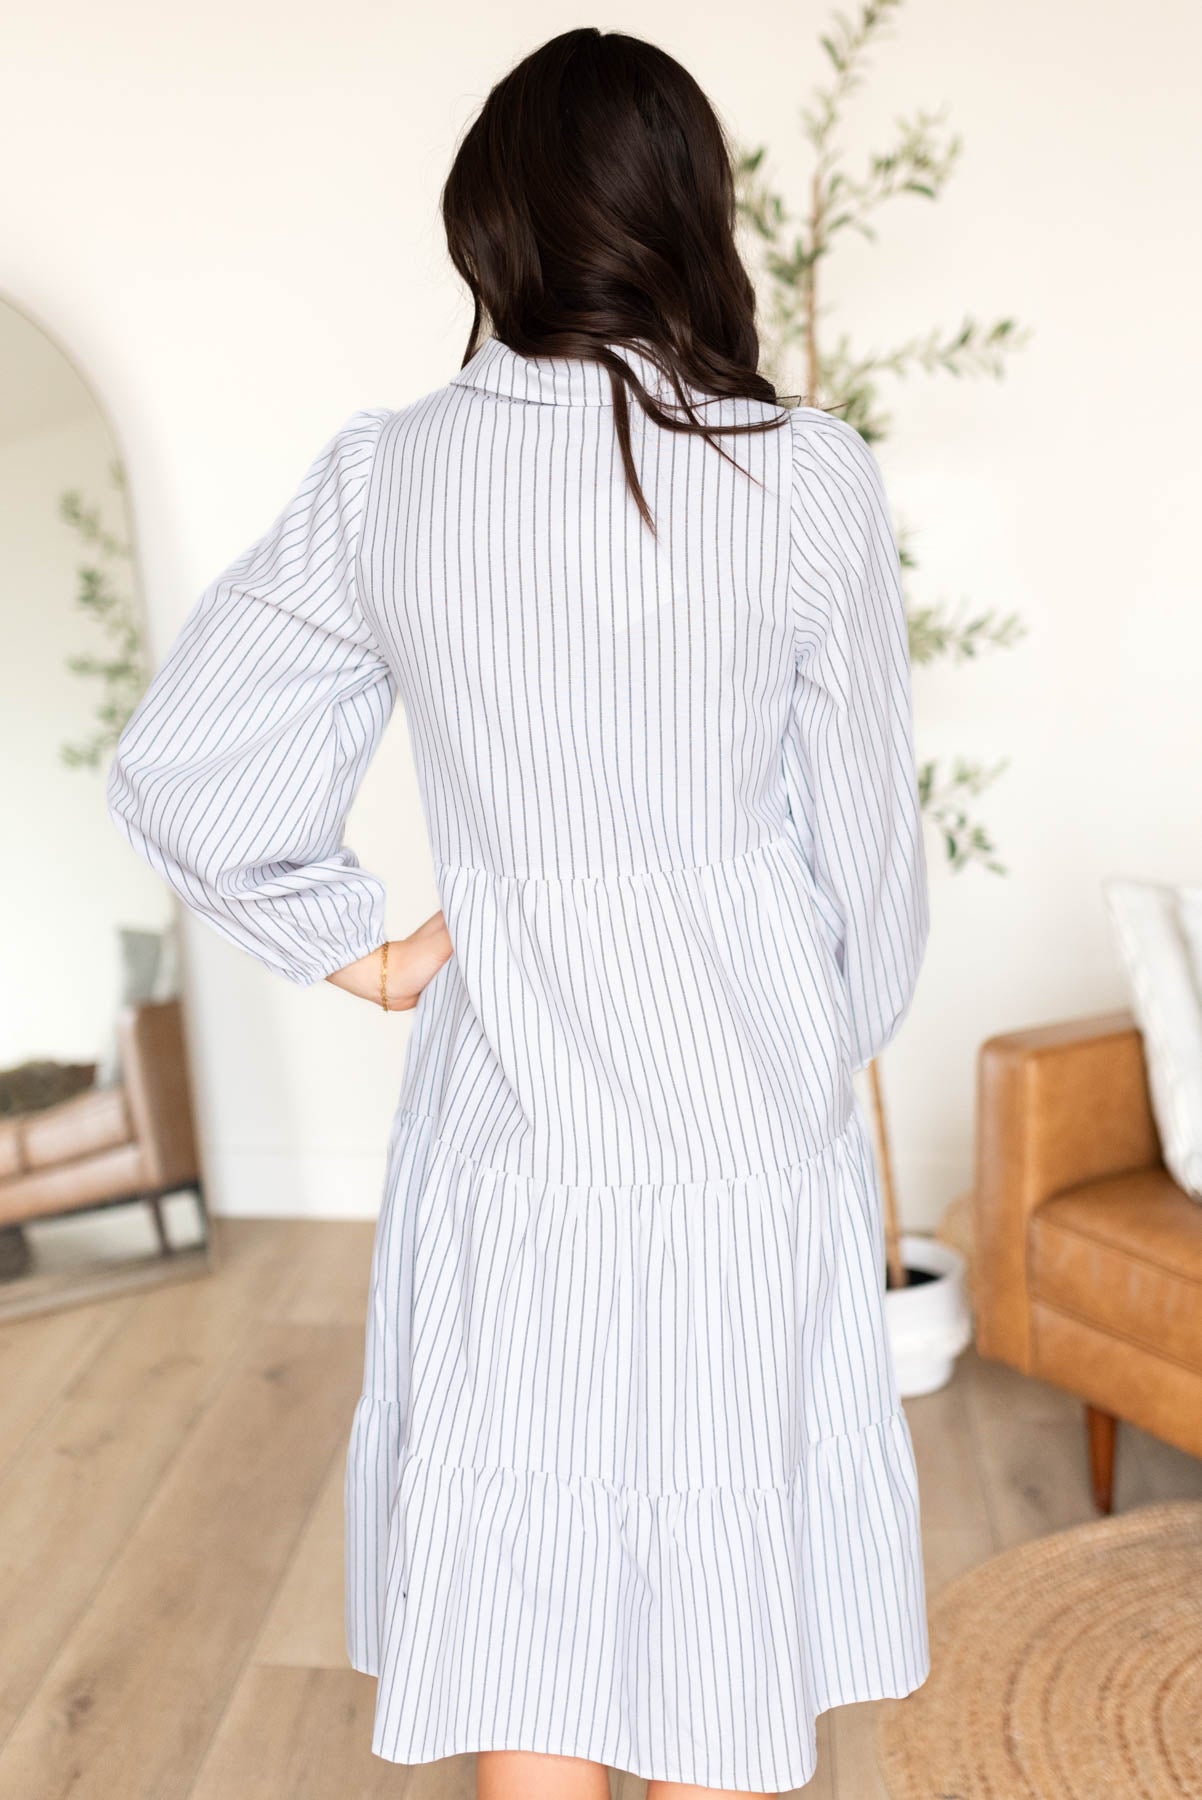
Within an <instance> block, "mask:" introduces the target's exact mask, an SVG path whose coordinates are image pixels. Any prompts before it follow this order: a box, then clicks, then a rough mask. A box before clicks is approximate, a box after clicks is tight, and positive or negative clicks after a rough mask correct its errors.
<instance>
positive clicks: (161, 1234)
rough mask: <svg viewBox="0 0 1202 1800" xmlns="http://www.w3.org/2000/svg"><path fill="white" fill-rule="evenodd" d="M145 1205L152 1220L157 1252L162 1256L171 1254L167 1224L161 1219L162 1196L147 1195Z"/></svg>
mask: <svg viewBox="0 0 1202 1800" xmlns="http://www.w3.org/2000/svg"><path fill="white" fill-rule="evenodd" d="M146 1203H147V1205H148V1206H149V1207H150V1216H151V1218H152V1219H153V1220H154V1229H155V1235H156V1236H157V1238H158V1240H159V1250H160V1253H161V1254H162V1255H163V1256H170V1255H171V1253H172V1246H171V1239H170V1238H169V1237H168V1236H167V1222H166V1220H165V1219H164V1218H163V1196H162V1195H161V1194H148V1195H147V1196H146Z"/></svg>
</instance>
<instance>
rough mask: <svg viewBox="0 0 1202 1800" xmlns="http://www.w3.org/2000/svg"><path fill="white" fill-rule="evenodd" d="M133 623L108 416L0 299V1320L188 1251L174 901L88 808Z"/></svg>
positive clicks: (96, 797)
mask: <svg viewBox="0 0 1202 1800" xmlns="http://www.w3.org/2000/svg"><path fill="white" fill-rule="evenodd" d="M143 624H144V622H143V614H142V605H141V595H140V592H139V586H138V562H137V554H136V546H135V545H134V542H133V533H132V521H131V518H130V512H129V507H128V504H127V500H126V494H125V488H124V482H123V476H122V470H121V465H120V459H119V457H118V454H117V448H116V445H115V444H114V441H113V436H112V432H111V430H110V428H109V425H108V421H107V420H106V418H105V416H104V414H103V412H102V411H101V409H100V407H99V406H98V405H97V403H96V400H95V397H94V396H93V394H92V393H91V391H90V390H89V388H88V386H87V384H86V383H85V382H84V381H83V380H82V379H81V377H80V375H79V373H78V371H77V370H76V369H75V368H74V367H73V366H72V364H71V362H70V359H69V358H68V357H67V356H65V355H64V354H63V352H62V350H60V348H59V347H58V345H57V344H55V343H54V342H53V341H52V340H51V339H50V338H48V337H47V336H46V334H45V333H44V332H43V331H42V330H41V329H40V328H39V327H38V326H37V325H36V324H34V323H33V321H32V320H30V319H29V318H27V317H26V316H25V315H24V314H23V313H21V312H20V311H19V310H18V309H17V308H15V307H13V306H11V305H8V304H6V303H5V302H3V301H2V300H0V641H2V642H3V645H4V653H3V655H2V656H0V743H2V746H3V759H2V760H3V769H4V784H5V789H6V799H7V805H6V807H5V815H6V818H7V820H8V824H7V825H6V828H5V831H4V833H3V837H2V841H0V1318H4V1317H11V1316H13V1315H14V1314H18V1313H23V1312H32V1311H40V1310H43V1309H45V1308H47V1307H50V1306H55V1305H64V1304H67V1303H69V1302H72V1301H78V1300H83V1299H93V1298H95V1297H96V1296H98V1295H100V1294H105V1293H110V1292H116V1291H119V1290H121V1289H126V1288H129V1287H132V1286H140V1285H143V1284H145V1283H148V1282H154V1281H159V1280H166V1279H175V1278H178V1277H180V1276H184V1275H192V1274H197V1273H200V1272H202V1271H203V1270H204V1269H205V1267H206V1266H207V1259H208V1230H207V1222H206V1217H205V1210H204V1201H203V1189H202V1184H201V1173H200V1166H199V1162H198V1157H197V1145H196V1129H195V1123H194V1117H193V1108H192V1096H191V1086H190V1082H189V1076H188V1066H187V1055H186V1049H185V1035H184V1029H183V1018H182V1009H181V1001H180V994H179V983H178V967H177V958H176V952H175V922H174V918H173V904H172V901H171V899H170V896H169V895H168V893H167V891H166V890H165V889H164V887H163V886H162V884H161V883H160V882H158V881H156V880H155V878H154V876H153V875H152V874H151V872H150V870H149V869H147V868H146V866H145V865H144V864H143V863H141V862H140V861H139V859H138V858H137V857H136V856H135V855H134V854H133V852H132V851H131V850H130V849H129V847H128V846H127V845H126V844H125V842H124V841H123V840H122V839H121V837H120V836H119V835H118V833H117V831H116V830H115V829H114V827H113V826H112V824H111V822H110V820H109V817H108V813H107V809H106V806H105V792H104V790H105V775H106V772H107V768H108V763H109V759H110V757H111V755H112V750H113V746H114V744H115V742H116V738H117V735H118V733H119V732H120V729H121V726H122V725H123V723H124V721H125V719H126V718H128V716H129V713H130V711H131V710H132V708H133V706H134V704H135V703H136V701H137V699H138V696H139V694H140V693H141V691H142V688H143V686H144V684H145V681H146V678H147V673H148V670H147V654H146V641H145V632H144V628H143Z"/></svg>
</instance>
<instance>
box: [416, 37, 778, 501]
mask: <svg viewBox="0 0 1202 1800" xmlns="http://www.w3.org/2000/svg"><path fill="white" fill-rule="evenodd" d="M442 216H443V223H444V224H445V226H446V234H447V245H448V248H449V250H450V253H451V260H452V262H453V263H454V265H455V267H456V268H457V269H458V271H459V273H460V275H462V277H463V279H464V281H465V282H466V283H467V285H468V288H469V289H470V291H471V296H472V302H473V315H472V330H471V335H470V337H469V339H468V345H467V351H466V353H465V355H464V359H463V360H464V362H465V363H466V362H468V361H470V359H471V357H472V356H473V355H474V354H475V352H476V350H477V349H478V348H479V346H480V343H481V341H482V337H483V335H484V334H485V327H486V325H487V326H488V327H490V328H491V331H492V334H493V335H494V336H496V337H498V338H499V339H500V340H501V342H502V343H503V344H507V345H508V346H509V348H510V349H511V350H516V351H518V352H519V353H520V354H521V355H524V356H568V357H583V358H585V359H586V360H588V361H592V362H596V363H600V364H601V365H602V366H603V367H604V368H605V369H606V370H608V372H609V377H610V382H611V385H612V388H613V399H614V415H615V424H616V427H617V433H618V441H619V444H620V446H621V452H622V463H623V467H624V468H625V471H626V479H627V481H628V482H629V484H630V489H631V492H632V493H633V495H634V498H635V501H636V502H637V505H638V508H639V511H640V513H641V514H642V516H643V518H644V519H645V520H646V522H647V524H648V525H650V526H651V527H652V529H653V530H654V521H653V519H652V517H651V512H650V509H649V507H648V505H647V501H646V499H645V497H644V494H643V490H642V487H641V485H640V483H639V478H638V471H637V469H636V468H635V463H634V457H633V454H632V452H631V446H630V411H629V395H631V394H633V396H634V398H635V400H636V401H637V403H638V404H639V406H641V407H642V409H643V411H644V412H645V413H646V414H647V416H648V417H649V418H651V419H653V420H654V421H655V423H656V424H657V425H660V426H663V427H664V428H665V429H666V430H668V431H685V432H696V433H699V434H700V435H702V436H703V437H705V438H707V439H708V440H709V441H710V442H711V443H712V442H714V434H715V433H717V432H722V433H726V432H738V431H744V432H746V431H770V430H775V429H776V428H777V427H778V426H780V425H781V424H783V423H784V420H785V418H786V417H787V415H786V414H785V413H783V412H782V413H781V414H780V416H779V417H774V418H770V419H764V420H756V421H753V422H750V423H742V424H729V425H728V424H724V423H717V422H713V421H707V420H706V419H704V418H703V417H702V416H701V415H700V414H699V413H698V411H697V409H696V407H695V406H694V404H692V402H691V400H690V398H689V395H688V393H687V392H686V388H692V389H693V390H700V392H701V393H702V394H705V395H713V396H716V397H719V398H743V399H749V400H759V401H766V402H768V403H769V404H770V405H777V406H779V404H780V402H779V399H778V397H777V393H776V390H775V388H774V387H773V386H772V384H771V382H769V381H767V380H766V379H765V378H764V376H762V375H761V374H760V373H759V339H758V337H757V335H756V329H755V294H754V290H753V288H752V285H751V281H750V279H749V277H748V275H747V271H746V269H745V268H744V267H743V264H742V262H741V260H740V258H739V253H738V250H737V249H736V247H735V190H734V177H733V174H732V170H731V160H730V152H729V150H728V148H727V144H726V139H725V137H724V135H723V131H722V126H721V124H720V123H719V121H718V118H717V115H716V114H715V112H714V109H713V107H712V106H711V105H710V103H709V101H708V100H707V99H706V97H705V95H704V94H703V93H702V91H701V89H700V88H699V87H698V85H697V83H696V82H695V81H694V80H693V77H692V76H691V75H690V74H689V73H688V71H687V70H686V69H683V68H681V66H680V64H679V63H678V62H675V61H673V59H672V57H670V56H667V55H665V53H664V52H663V51H662V50H657V49H656V48H655V46H654V45H653V44H645V43H643V42H642V41H641V40H640V39H638V38H632V37H625V36H623V35H622V34H621V33H620V32H606V33H602V32H600V31H596V30H594V29H591V28H586V29H581V30H578V31H565V32H564V33H563V35H562V36H561V37H557V38H552V39H551V40H550V42H549V43H546V44H544V45H543V46H542V47H541V49H538V50H535V51H534V52H533V54H532V55H530V56H527V57H526V58H525V59H524V61H522V62H520V63H518V65H517V66H516V68H514V69H511V70H510V72H509V74H508V75H506V76H505V77H504V79H503V80H501V81H499V82H498V83H497V85H496V87H494V88H493V90H492V92H491V93H490V94H489V96H488V98H487V100H486V101H485V102H484V105H483V107H482V108H481V111H480V113H479V115H478V117H477V118H476V120H475V122H474V123H473V125H472V126H471V128H470V129H469V131H468V132H467V135H466V136H465V138H464V140H463V143H462V144H461V145H460V148H459V152H458V154H457V155H456V157H455V161H454V164H453V165H452V168H451V172H450V175H449V176H448V177H447V182H446V186H445V188H444V189H443V195H442ZM623 346H625V347H628V348H630V349H632V350H635V351H637V352H640V353H641V354H643V355H645V356H646V357H647V358H648V359H649V360H650V361H651V362H652V363H653V364H654V365H655V366H656V368H657V369H658V371H659V373H660V374H661V375H662V376H663V377H664V378H665V379H666V382H667V384H668V387H669V389H670V391H671V392H672V393H674V394H675V396H676V401H675V402H674V403H672V404H671V410H667V409H666V408H665V406H664V405H663V404H661V401H660V399H659V398H658V397H657V396H656V395H655V394H654V393H651V392H649V391H648V390H647V388H646V387H645V386H644V384H643V382H642V381H640V380H639V378H638V376H637V374H636V373H635V372H634V371H633V370H632V369H631V367H630V366H629V364H628V363H627V362H626V361H625V360H624V358H623V357H621V356H620V355H618V354H617V353H616V351H617V349H619V348H621V347H623ZM717 448H718V449H719V450H721V446H720V445H718V446H717ZM722 453H723V454H725V452H724V451H723V452H722Z"/></svg>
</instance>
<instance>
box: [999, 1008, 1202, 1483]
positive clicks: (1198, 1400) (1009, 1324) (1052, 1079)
mask: <svg viewBox="0 0 1202 1800" xmlns="http://www.w3.org/2000/svg"><path fill="white" fill-rule="evenodd" d="M977 1108H978V1110H977V1143H976V1179H975V1184H974V1190H973V1213H974V1231H973V1239H974V1244H973V1264H974V1276H973V1286H974V1298H975V1303H976V1313H977V1346H978V1348H979V1349H980V1351H981V1353H982V1354H983V1355H984V1356H988V1357H993V1358H996V1359H997V1360H998V1361H999V1362H1004V1363H1009V1364H1010V1365H1011V1367H1012V1368H1015V1369H1021V1370H1022V1371H1023V1372H1024V1373H1025V1374H1028V1375H1037V1376H1040V1377H1041V1378H1042V1379H1043V1380H1045V1381H1050V1382H1053V1383H1055V1384H1056V1385H1057V1386H1058V1387H1062V1388H1066V1389H1067V1390H1068V1391H1069V1392H1070V1393H1073V1394H1077V1395H1079V1396H1080V1397H1081V1399H1082V1400H1084V1401H1085V1404H1086V1415H1087V1420H1088V1426H1089V1450H1090V1465H1091V1472H1092V1477H1093V1490H1094V1499H1095V1501H1096V1503H1097V1505H1098V1508H1099V1510H1100V1511H1102V1512H1109V1511H1110V1507H1111V1498H1112V1493H1113V1477H1114V1453H1115V1433H1116V1426H1117V1422H1118V1421H1119V1420H1121V1419H1125V1420H1128V1421H1129V1422H1130V1423H1131V1424H1133V1425H1138V1426H1140V1427H1141V1428H1142V1429H1143V1430H1144V1431H1148V1432H1151V1433H1152V1434H1153V1435H1154V1436H1156V1437H1160V1438H1164V1439H1165V1440H1166V1441H1167V1442H1169V1443H1171V1444H1176V1445H1177V1446H1178V1447H1179V1448H1181V1449H1182V1450H1186V1451H1189V1452H1190V1453H1191V1454H1192V1455H1194V1456H1202V1205H1200V1204H1199V1203H1198V1202H1197V1201H1195V1200H1191V1199H1190V1198H1189V1196H1188V1195H1186V1194H1184V1193H1183V1192H1182V1190H1181V1189H1180V1188H1179V1187H1178V1186H1177V1184H1176V1183H1175V1182H1174V1180H1173V1178H1172V1176H1171V1175H1170V1174H1169V1172H1168V1170H1167V1169H1166V1168H1165V1166H1164V1163H1163V1161H1162V1160H1161V1153H1160V1141H1159V1138H1158V1136H1157V1131H1156V1125H1155V1121H1154V1119H1153V1117H1152V1108H1151V1103H1150V1101H1149V1097H1148V1084H1147V1076H1146V1072H1145V1068H1144V1055H1143V1041H1142V1039H1141V1037H1140V1034H1139V1032H1138V1031H1137V1029H1136V1027H1135V1024H1134V1022H1133V1020H1132V1018H1131V1016H1130V1014H1128V1013H1110V1014H1107V1015H1105V1016H1104V1017H1101V1018H1094V1019H1083V1020H1077V1021H1074V1022H1072V1023H1070V1024H1064V1025H1049V1026H1041V1027H1039V1028H1037V1029H1035V1030H1031V1031H1016V1032H1010V1033H1008V1034H1006V1035H1005V1036H1003V1037H995V1038H991V1039H990V1040H989V1042H988V1043H986V1044H984V1045H983V1046H982V1049H981V1052H980V1061H979V1066H978V1098H977Z"/></svg>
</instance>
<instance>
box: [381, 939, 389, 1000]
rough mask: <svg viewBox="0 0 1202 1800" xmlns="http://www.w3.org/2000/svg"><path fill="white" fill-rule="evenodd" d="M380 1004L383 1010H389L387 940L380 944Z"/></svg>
mask: <svg viewBox="0 0 1202 1800" xmlns="http://www.w3.org/2000/svg"><path fill="white" fill-rule="evenodd" d="M380 1005H381V1006H382V1007H383V1008H384V1011H385V1012H389V1011H391V1008H390V1007H389V1004H388V942H387V939H386V940H385V941H384V943H382V944H381V945H380Z"/></svg>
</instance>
